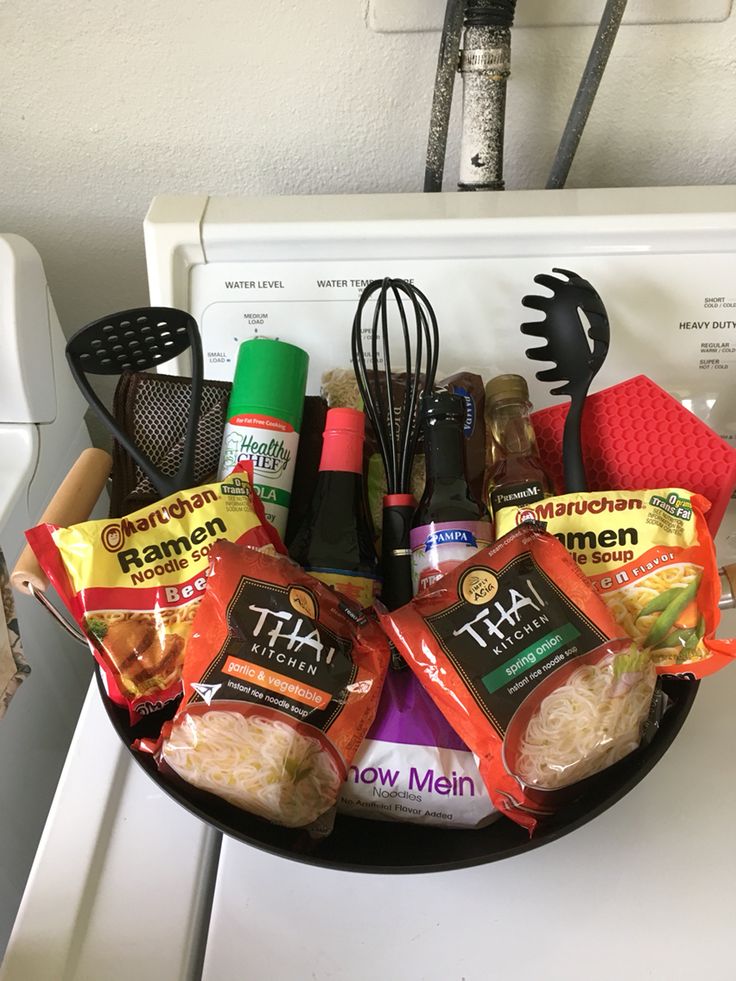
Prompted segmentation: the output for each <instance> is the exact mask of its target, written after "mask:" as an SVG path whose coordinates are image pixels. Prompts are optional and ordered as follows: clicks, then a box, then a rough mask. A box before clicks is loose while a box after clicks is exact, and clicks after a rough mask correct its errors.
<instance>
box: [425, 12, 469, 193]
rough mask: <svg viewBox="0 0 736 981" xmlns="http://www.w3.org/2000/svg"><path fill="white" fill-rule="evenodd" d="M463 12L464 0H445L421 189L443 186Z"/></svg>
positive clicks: (435, 189) (438, 189)
mask: <svg viewBox="0 0 736 981" xmlns="http://www.w3.org/2000/svg"><path fill="white" fill-rule="evenodd" d="M464 15H465V3H464V0H447V7H446V8H445V23H444V25H443V27H442V38H441V40H440V53H439V56H438V59H437V74H436V76H435V80H434V95H433V97H432V112H431V115H430V117H429V138H428V140H427V159H426V164H425V168H424V190H425V191H429V192H433V191H441V190H442V178H443V176H444V171H445V155H446V153H447V130H448V127H449V125H450V110H451V108H452V93H453V89H454V87H455V73H456V72H457V67H458V58H459V55H460V35H461V34H462V30H463V18H464Z"/></svg>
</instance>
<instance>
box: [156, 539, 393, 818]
mask: <svg viewBox="0 0 736 981" xmlns="http://www.w3.org/2000/svg"><path fill="white" fill-rule="evenodd" d="M388 662H389V646H388V640H387V638H386V636H385V634H384V633H383V631H382V630H381V628H380V627H379V626H378V624H377V623H376V622H375V621H373V620H370V619H368V617H367V616H366V615H365V614H364V613H363V612H362V611H361V610H360V609H358V608H357V607H353V606H352V605H350V602H349V601H348V600H346V599H345V598H344V597H341V596H340V594H339V593H336V592H334V591H333V590H331V589H329V588H328V587H327V586H324V585H323V584H322V583H320V582H318V581H317V580H316V579H314V578H312V576H309V575H308V574H307V573H305V572H304V571H303V570H302V569H300V568H299V566H297V565H296V564H294V563H293V562H291V560H289V559H287V558H283V557H281V556H272V555H265V554H263V553H261V552H258V551H256V550H254V549H251V548H243V547H241V546H238V545H231V544H229V543H227V542H220V543H219V544H218V545H216V546H215V548H214V549H213V551H212V565H211V568H210V572H209V575H208V582H207V591H206V593H205V596H204V599H203V600H202V603H201V605H200V607H199V610H198V611H197V615H196V617H195V620H194V626H193V628H192V635H191V638H190V640H189V644H188V646H187V650H186V654H185V657H184V669H183V679H182V680H183V687H184V698H183V700H182V702H181V704H180V706H179V708H178V709H177V712H176V715H175V716H174V719H173V720H172V721H171V722H167V723H166V724H165V725H164V728H163V730H162V732H161V737H160V740H159V741H158V743H157V744H156V745H155V746H152V745H150V744H149V743H148V742H147V741H145V740H143V741H141V743H140V744H139V746H138V748H139V749H142V750H148V751H152V752H154V753H155V755H156V757H157V760H158V763H159V766H160V767H161V769H162V770H163V771H164V772H166V771H167V770H173V771H174V772H175V773H176V774H178V776H179V777H181V778H182V779H183V780H185V781H186V782H187V783H190V784H192V785H193V786H195V787H198V788H199V789H200V790H205V791H209V792H210V793H213V794H216V795H217V796H218V797H222V798H223V799H224V800H226V801H228V802H229V803H231V804H234V805H235V806H236V807H240V808H242V809H243V810H246V811H249V812H250V813H252V814H256V815H258V816H259V817H263V818H266V819H268V820H270V821H273V822H275V823H276V824H282V825H285V826H286V827H290V828H297V827H304V826H307V825H313V824H314V822H315V821H317V819H319V818H321V817H322V816H323V815H325V814H326V813H327V812H329V811H330V810H331V809H332V808H333V807H334V804H335V802H336V801H337V797H338V794H339V792H340V787H341V785H342V784H343V782H344V780H345V777H346V775H347V770H348V767H349V766H350V764H351V763H352V760H353V757H354V755H355V753H356V751H357V750H358V747H359V746H360V743H361V741H362V739H363V737H364V736H365V734H366V731H367V730H368V727H369V726H370V724H371V722H372V721H373V717H374V716H375V714H376V707H377V705H378V698H379V694H380V691H381V685H382V684H383V680H384V677H385V675H386V669H387V668H388ZM326 830H328V829H327V828H323V829H322V831H323V832H324V831H326Z"/></svg>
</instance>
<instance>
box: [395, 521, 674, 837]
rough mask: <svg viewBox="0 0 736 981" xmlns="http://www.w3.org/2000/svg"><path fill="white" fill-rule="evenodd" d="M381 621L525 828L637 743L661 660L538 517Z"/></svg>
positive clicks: (500, 803) (497, 800) (497, 797)
mask: <svg viewBox="0 0 736 981" xmlns="http://www.w3.org/2000/svg"><path fill="white" fill-rule="evenodd" d="M381 622H382V624H383V626H384V628H385V629H386V630H387V632H388V634H389V636H390V638H391V639H392V640H393V642H394V643H395V644H396V647H397V648H398V650H399V652H400V653H401V654H402V655H403V657H404V658H405V659H406V661H407V663H408V664H409V665H410V667H411V668H412V670H413V671H414V673H415V674H416V676H417V678H418V679H419V681H420V682H421V683H422V685H423V686H424V687H425V689H426V690H427V692H428V693H429V695H430V696H431V698H432V699H433V701H434V702H435V704H436V705H437V707H438V708H439V709H440V711H441V712H442V714H443V715H444V716H445V718H446V719H447V721H448V722H449V723H450V724H451V725H452V727H453V728H454V729H455V731H456V732H457V734H458V735H459V736H460V738H461V739H462V740H463V741H464V742H465V743H466V744H467V746H468V747H469V748H470V749H471V750H472V751H473V753H474V754H475V755H476V757H477V758H478V760H479V769H480V773H481V776H482V777H483V780H484V782H485V784H486V787H487V789H488V792H489V794H490V796H491V800H492V801H493V803H494V805H495V806H496V808H497V809H498V810H499V811H501V812H502V813H504V814H507V815H508V816H509V817H510V818H512V819H513V820H514V821H516V822H517V823H518V824H521V825H523V826H524V827H526V828H528V829H529V830H530V831H531V830H533V829H534V827H535V826H536V824H537V822H538V820H539V818H540V817H542V816H544V815H546V814H550V813H552V812H553V811H554V810H555V808H556V807H557V806H558V805H559V803H560V800H561V799H563V798H564V796H565V795H566V793H567V792H568V791H567V788H570V787H571V786H572V785H573V784H575V783H576V782H577V781H579V780H582V779H584V778H585V777H588V776H591V775H592V774H594V773H597V772H599V771H600V770H602V769H604V768H605V767H607V766H609V765H611V764H612V763H614V762H616V761H617V760H619V759H621V758H622V757H623V756H625V755H626V754H628V753H629V752H631V751H632V750H634V749H635V748H636V747H637V746H638V745H639V743H640V738H641V732H642V728H643V726H644V723H645V721H646V719H647V716H648V713H649V709H650V706H651V702H652V696H653V693H654V686H655V681H656V673H655V670H654V667H653V665H652V663H651V661H650V659H649V657H648V656H647V654H646V653H645V652H642V651H640V650H639V649H638V648H637V647H636V646H635V645H634V644H632V643H631V641H630V640H629V639H628V638H626V639H624V640H622V639H620V634H621V628H620V627H619V626H618V624H617V623H616V621H615V620H614V618H613V616H612V614H611V612H610V611H609V609H608V607H607V606H606V605H605V603H603V601H602V600H601V599H600V598H599V597H598V596H597V595H596V592H595V590H594V589H593V587H592V586H591V584H590V583H589V582H588V581H587V579H586V578H585V576H583V574H582V573H581V572H580V570H579V568H578V567H577V566H576V564H575V562H574V560H573V559H572V557H571V556H570V555H569V553H568V552H567V551H566V549H565V548H564V546H562V545H561V544H560V542H559V541H557V539H556V538H554V537H553V536H552V535H549V534H547V533H546V532H544V531H543V527H542V526H540V525H539V524H538V523H536V522H528V523H524V524H522V525H520V526H519V527H518V528H515V529H514V530H513V531H511V532H509V534H507V535H505V536H504V537H503V538H501V539H500V540H499V541H497V542H496V543H495V544H494V545H491V546H490V547H489V548H486V549H483V550H481V551H480V552H477V553H476V554H475V555H473V556H471V557H470V558H469V559H468V560H467V561H466V562H464V563H463V564H462V565H460V566H458V567H457V568H456V569H454V570H453V571H452V572H450V573H448V575H446V576H444V577H443V578H442V579H440V580H438V581H437V582H436V583H435V584H434V585H433V586H432V587H430V589H428V590H427V591H426V592H425V593H423V594H421V595H419V596H416V597H415V598H414V599H413V600H412V601H411V603H408V604H407V605H406V606H403V607H401V609H399V610H397V611H395V612H393V613H383V612H382V613H381Z"/></svg>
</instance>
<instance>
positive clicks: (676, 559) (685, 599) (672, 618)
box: [496, 487, 736, 678]
mask: <svg viewBox="0 0 736 981" xmlns="http://www.w3.org/2000/svg"><path fill="white" fill-rule="evenodd" d="M709 507H710V505H709V504H708V501H707V500H706V499H705V498H704V497H701V496H700V495H698V494H692V493H690V492H689V491H686V490H682V489H681V488H677V487H676V488H661V489H659V490H642V491H596V492H589V493H585V494H565V495H562V496H560V497H552V498H548V499H547V500H545V501H539V502H538V503H536V504H531V505H528V506H525V507H523V508H504V509H503V510H502V511H500V512H499V514H498V516H497V519H496V520H497V529H498V531H499V533H500V534H502V533H503V532H504V531H508V530H509V529H510V528H514V527H515V526H516V525H517V524H518V523H519V522H521V521H524V520H526V519H529V518H531V519H536V520H538V521H544V522H545V524H546V527H547V531H549V532H550V533H551V534H553V535H555V537H556V538H558V539H559V540H560V541H561V542H562V544H563V545H564V546H565V547H566V548H567V549H568V551H569V552H570V554H571V555H572V557H573V558H574V560H575V562H576V563H577V565H578V567H579V568H580V569H581V571H582V572H584V573H585V575H586V576H587V577H588V578H589V579H590V581H591V583H592V584H593V585H594V587H595V589H596V590H597V592H598V593H599V595H600V596H601V598H602V599H603V601H604V602H605V603H606V605H607V606H608V608H609V609H610V610H611V612H612V613H613V615H614V617H615V618H616V621H617V623H619V624H620V626H621V627H623V628H624V630H625V632H626V633H627V634H628V636H629V637H631V638H632V639H633V640H635V641H636V643H637V644H638V645H639V646H640V647H642V648H644V649H645V650H647V651H648V652H649V654H650V656H651V658H652V660H653V662H654V663H655V665H656V667H657V670H658V671H659V673H660V674H688V675H694V676H695V677H697V678H702V677H703V676H705V675H708V674H711V673H712V672H713V671H717V670H718V669H719V668H721V667H723V666H724V665H725V664H727V663H729V661H731V660H732V659H733V658H734V657H736V640H724V639H720V638H716V637H715V631H716V628H717V627H718V623H719V620H720V612H719V609H718V600H719V597H720V588H721V585H720V577H719V575H718V567H717V564H716V556H715V549H714V546H713V539H712V537H711V534H710V531H709V530H708V526H707V524H706V521H705V514H706V513H707V512H708V509H709Z"/></svg>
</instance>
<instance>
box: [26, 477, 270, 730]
mask: <svg viewBox="0 0 736 981" xmlns="http://www.w3.org/2000/svg"><path fill="white" fill-rule="evenodd" d="M26 537H27V538H28V541H29V543H30V545H31V547H32V549H33V551H34V552H35V554H36V557H37V558H38V561H39V563H40V565H41V567H42V568H43V570H44V572H45V573H46V575H47V576H48V577H49V581H50V582H51V583H52V585H53V586H54V588H55V589H56V591H57V593H58V594H59V596H60V597H61V599H62V600H63V601H64V604H65V605H66V607H67V609H68V610H69V612H70V613H71V615H72V616H73V617H74V619H75V620H76V621H77V623H78V624H79V626H80V628H81V629H82V630H83V632H84V633H85V635H86V637H87V639H88V642H89V645H90V648H91V650H92V653H93V655H94V656H95V658H96V660H97V661H98V663H99V664H100V666H101V668H102V669H103V671H104V675H105V681H106V686H107V690H108V694H109V696H110V698H111V699H112V700H113V701H114V702H116V703H117V704H119V705H124V706H127V708H128V711H129V713H130V719H131V722H137V721H138V720H139V719H140V718H142V717H143V716H146V715H150V714H151V713H152V712H156V711H158V710H159V709H161V708H162V707H163V706H164V705H165V704H166V703H167V702H170V701H172V700H173V699H175V698H177V697H178V696H179V695H180V694H181V666H182V661H183V658H184V651H185V648H186V643H187V638H188V637H189V631H190V629H191V626H192V621H193V619H194V614H195V612H196V609H197V606H198V605H199V602H200V600H201V598H202V595H203V593H204V589H205V580H206V577H205V573H206V572H207V568H208V566H209V553H210V549H211V548H212V546H213V544H214V543H215V542H216V541H219V540H221V539H224V540H229V541H234V542H235V541H237V542H244V543H247V544H249V545H252V546H253V547H255V548H268V549H270V550H271V551H275V550H280V551H283V546H282V544H281V541H280V539H279V538H278V535H277V534H276V532H275V531H274V530H273V529H272V528H271V526H270V525H269V524H268V523H267V522H266V519H265V515H264V513H263V506H262V504H261V502H260V500H259V498H258V495H257V494H256V493H255V492H254V490H253V483H252V465H251V463H250V461H248V462H246V463H240V464H238V466H237V467H236V469H235V470H234V471H233V472H232V473H231V474H230V475H229V476H228V477H226V478H225V479H224V480H221V481H218V482H217V483H213V484H208V485H205V486H203V487H195V488H192V489H191V490H184V491H179V492H178V493H176V494H172V495H170V496H169V497H167V498H164V499H163V500H161V501H158V502H157V503H154V504H148V505H146V506H145V507H143V508H141V509H140V510H139V511H135V512H133V513H132V514H129V515H127V517H124V518H117V519H115V520H112V519H110V520H102V521H86V522H84V523H83V524H79V525H73V526H72V527H71V528H59V527H56V526H55V525H38V527H36V528H32V529H31V530H30V531H27V532H26Z"/></svg>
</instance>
